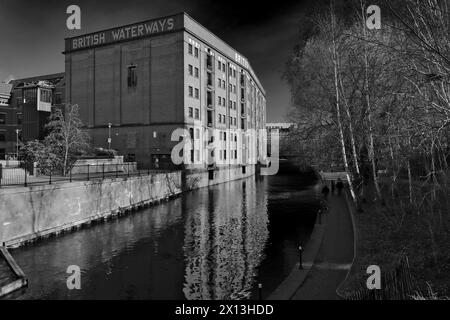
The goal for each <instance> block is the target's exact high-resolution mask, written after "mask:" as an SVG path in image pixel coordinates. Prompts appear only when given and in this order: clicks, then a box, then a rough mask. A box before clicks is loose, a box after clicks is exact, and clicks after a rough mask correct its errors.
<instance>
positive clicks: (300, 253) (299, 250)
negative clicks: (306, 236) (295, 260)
mask: <svg viewBox="0 0 450 320" xmlns="http://www.w3.org/2000/svg"><path fill="white" fill-rule="evenodd" d="M302 251H303V248H302V246H299V247H298V252H299V257H300V259H299V265H298V268H299V269H303V263H302Z"/></svg>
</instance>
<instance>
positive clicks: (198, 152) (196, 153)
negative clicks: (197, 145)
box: [195, 150, 200, 161]
mask: <svg viewBox="0 0 450 320" xmlns="http://www.w3.org/2000/svg"><path fill="white" fill-rule="evenodd" d="M195 159H196V161H200V150H195Z"/></svg>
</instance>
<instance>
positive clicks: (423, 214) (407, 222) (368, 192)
mask: <svg viewBox="0 0 450 320" xmlns="http://www.w3.org/2000/svg"><path fill="white" fill-rule="evenodd" d="M382 193H383V197H384V199H385V203H384V204H382V203H380V202H379V201H374V200H373V199H374V198H375V196H374V194H375V192H374V190H373V188H371V187H366V188H365V192H364V198H365V199H366V201H364V202H363V203H362V204H361V207H362V212H358V211H356V210H355V227H356V232H355V234H356V239H357V243H356V256H355V261H354V264H353V266H352V269H351V271H350V274H349V276H348V278H347V281H346V282H345V283H344V284H343V286H342V287H341V293H342V294H343V295H344V296H348V295H350V294H351V293H353V292H354V291H355V290H357V289H359V288H361V286H365V283H366V280H367V278H368V276H369V275H368V274H367V273H366V270H367V267H368V266H369V265H378V266H380V268H381V272H382V273H383V272H388V271H390V270H393V268H394V267H395V265H396V263H397V261H398V260H399V258H400V257H401V256H402V255H407V257H408V260H409V265H410V268H411V273H412V277H413V281H414V286H415V287H416V288H417V291H418V292H420V293H422V295H424V296H431V295H432V293H431V292H430V287H431V289H432V290H433V293H435V294H437V296H438V297H448V296H450V213H449V212H448V210H447V211H446V210H445V209H444V207H445V208H446V206H445V202H446V201H448V199H446V197H448V195H447V194H445V193H442V194H440V195H438V197H441V198H440V199H438V200H437V201H435V203H438V204H439V205H441V207H440V208H436V207H434V208H432V209H430V210H426V206H422V207H421V208H419V207H418V206H417V205H412V204H410V203H409V200H408V196H407V193H408V187H407V186H406V185H401V184H400V185H397V188H396V191H395V192H394V193H393V192H392V189H391V188H390V185H389V184H386V183H384V184H383V185H382ZM430 211H432V213H430Z"/></svg>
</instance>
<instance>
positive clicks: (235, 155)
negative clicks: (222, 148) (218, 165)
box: [234, 150, 237, 159]
mask: <svg viewBox="0 0 450 320" xmlns="http://www.w3.org/2000/svg"><path fill="white" fill-rule="evenodd" d="M234 158H235V159H237V150H234Z"/></svg>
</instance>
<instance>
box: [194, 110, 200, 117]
mask: <svg viewBox="0 0 450 320" xmlns="http://www.w3.org/2000/svg"><path fill="white" fill-rule="evenodd" d="M195 119H200V110H198V108H195Z"/></svg>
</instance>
